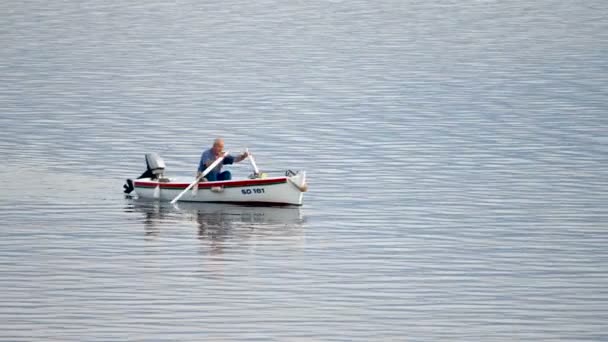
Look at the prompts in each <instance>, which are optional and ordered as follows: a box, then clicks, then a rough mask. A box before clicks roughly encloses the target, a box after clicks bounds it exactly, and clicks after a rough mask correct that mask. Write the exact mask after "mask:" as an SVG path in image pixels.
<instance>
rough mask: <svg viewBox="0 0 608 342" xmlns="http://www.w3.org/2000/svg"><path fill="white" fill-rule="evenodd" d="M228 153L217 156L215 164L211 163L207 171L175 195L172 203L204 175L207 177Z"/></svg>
mask: <svg viewBox="0 0 608 342" xmlns="http://www.w3.org/2000/svg"><path fill="white" fill-rule="evenodd" d="M227 155H228V152H224V155H223V156H221V157H219V158H217V159H216V160H215V161H214V162H213V164H211V165H209V167H208V168H206V169H205V171H203V173H201V175H200V176H198V177H196V179H195V180H194V182H192V184H190V185H188V187H187V188H186V189H184V191H182V192H181V193H180V194H179V195H177V196H175V198H174V199H173V200H172V201H171V204H175V202H177V201H179V199H180V198H181V197H182V196H183V195H184V194H185V193H186V192H188V190H190V188H192V187H193V186H194V184H197V183H198V182H199V181H200V180H201V179H202V178H203V177H205V176H206V175H207V174H208V173H209V172H210V171H211V170H213V169H214V168H215V167H216V166H217V165H218V164H219V163H221V162H222V160H224V157H226V156H227Z"/></svg>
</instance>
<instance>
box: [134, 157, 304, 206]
mask: <svg viewBox="0 0 608 342" xmlns="http://www.w3.org/2000/svg"><path fill="white" fill-rule="evenodd" d="M146 164H147V165H148V170H147V171H146V172H144V174H143V175H142V176H141V177H140V178H138V179H136V180H134V181H132V180H130V179H128V180H127V184H125V186H124V188H125V193H130V192H131V191H134V192H135V193H136V194H137V196H138V197H141V198H150V199H158V200H160V201H172V200H174V199H175V198H176V197H178V199H179V200H180V201H185V202H223V203H250V204H277V205H280V204H283V205H284V204H291V205H302V200H303V195H304V192H306V191H307V188H308V187H307V185H306V172H305V171H298V172H293V171H290V170H287V171H286V173H285V175H284V176H279V177H268V176H266V175H265V174H263V173H260V172H259V171H258V172H256V173H254V174H253V175H251V176H250V177H249V178H247V179H233V180H229V181H216V182H207V181H205V182H198V183H197V184H192V183H189V182H188V181H184V180H181V181H180V180H177V179H172V178H167V177H165V176H164V169H165V165H164V162H163V161H162V159H160V157H158V155H156V154H155V153H151V154H146ZM254 168H255V169H256V171H257V166H255V164H254ZM186 189H188V190H187V192H185V193H183V194H182V192H184V191H185V190H186ZM180 195H181V196H180Z"/></svg>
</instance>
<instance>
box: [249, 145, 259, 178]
mask: <svg viewBox="0 0 608 342" xmlns="http://www.w3.org/2000/svg"><path fill="white" fill-rule="evenodd" d="M246 151H247V153H249V149H246ZM249 161H250V162H251V166H253V172H255V174H256V175H259V174H260V170H259V169H258V166H257V165H255V160H254V159H253V154H250V155H249Z"/></svg>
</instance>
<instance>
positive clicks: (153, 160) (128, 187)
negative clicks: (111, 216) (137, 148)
mask: <svg viewBox="0 0 608 342" xmlns="http://www.w3.org/2000/svg"><path fill="white" fill-rule="evenodd" d="M164 172H165V162H164V161H163V160H162V158H161V157H160V156H159V155H158V154H156V153H146V171H144V173H142V174H141V176H139V177H137V179H140V178H150V180H157V179H162V178H164V177H163V176H164ZM122 187H123V188H124V189H125V190H124V192H125V194H130V193H131V192H132V191H133V190H134V189H135V187H134V186H133V181H132V180H131V179H127V182H126V183H125V185H123V186H122Z"/></svg>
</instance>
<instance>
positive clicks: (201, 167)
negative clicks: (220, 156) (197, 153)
mask: <svg viewBox="0 0 608 342" xmlns="http://www.w3.org/2000/svg"><path fill="white" fill-rule="evenodd" d="M214 161H215V155H214V154H213V150H212V149H208V150H206V151H205V152H203V154H202V155H201V161H200V162H199V163H198V171H199V172H203V171H205V169H206V168H207V166H205V164H207V163H208V162H211V163H213V162H214ZM232 163H234V157H233V156H231V155H227V156H226V157H224V160H223V161H222V162H221V163H219V164H218V165H217V166H216V167H215V168H213V170H211V171H209V173H213V174H215V175H216V176H217V175H218V174H219V173H220V172H222V164H224V165H229V164H232Z"/></svg>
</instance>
